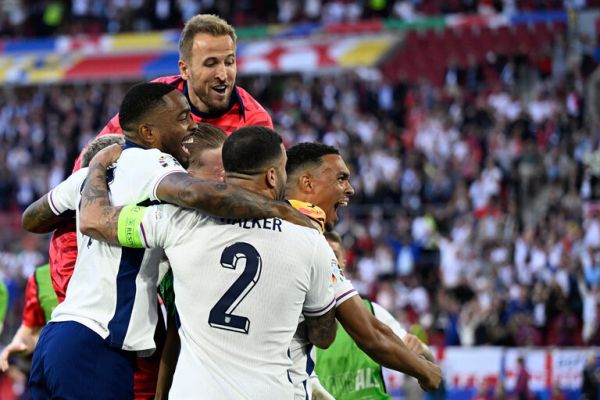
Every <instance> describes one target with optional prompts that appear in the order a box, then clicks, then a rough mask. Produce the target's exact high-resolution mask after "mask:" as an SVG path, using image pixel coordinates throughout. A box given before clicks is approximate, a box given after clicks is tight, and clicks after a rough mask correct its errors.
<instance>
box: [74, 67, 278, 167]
mask: <svg viewBox="0 0 600 400" xmlns="http://www.w3.org/2000/svg"><path fill="white" fill-rule="evenodd" d="M152 82H163V83H167V84H169V85H173V86H175V87H176V88H177V90H179V91H180V92H182V93H183V94H185V97H186V98H187V99H188V101H189V99H190V98H189V96H188V90H187V84H186V81H184V80H183V79H182V78H181V76H180V75H172V76H165V77H161V78H157V79H155V80H153V81H152ZM190 105H191V107H192V119H193V120H194V121H196V122H205V123H207V124H211V125H215V126H217V127H219V128H221V129H223V131H225V133H226V134H227V135H231V134H232V133H233V131H235V130H237V129H239V128H242V127H244V126H251V125H260V126H266V127H268V128H271V129H272V128H273V121H272V120H271V116H270V115H269V113H267V112H266V111H265V109H264V108H263V106H261V105H260V103H259V102H258V101H256V100H255V99H254V97H252V96H251V95H250V93H248V92H246V91H245V90H244V89H242V88H241V87H237V86H235V87H234V88H233V92H232V93H231V102H230V104H229V108H228V109H227V110H226V111H224V112H222V113H219V114H208V113H203V112H202V111H200V110H198V109H197V108H196V107H194V106H193V105H192V104H191V103H190ZM110 133H123V131H122V130H121V125H120V124H119V114H117V115H115V116H114V117H112V119H111V120H110V121H109V122H108V124H106V126H105V127H104V128H103V129H102V130H101V131H100V133H99V134H98V136H103V135H107V134H110ZM80 159H81V155H80V156H79V157H78V158H77V160H76V161H75V169H74V170H73V171H76V170H78V169H79V168H80Z"/></svg>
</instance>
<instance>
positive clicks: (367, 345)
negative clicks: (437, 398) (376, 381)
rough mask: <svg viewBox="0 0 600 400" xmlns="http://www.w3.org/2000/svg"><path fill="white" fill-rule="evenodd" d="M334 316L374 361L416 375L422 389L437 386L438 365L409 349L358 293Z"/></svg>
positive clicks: (433, 388) (428, 389) (438, 380)
mask: <svg viewBox="0 0 600 400" xmlns="http://www.w3.org/2000/svg"><path fill="white" fill-rule="evenodd" d="M336 316H337V319H338V320H339V321H340V323H341V324H342V326H343V327H344V329H345V330H346V331H347V332H348V334H349V335H350V336H351V337H352V339H354V341H355V342H356V344H358V347H360V348H361V350H363V351H364V352H365V353H367V354H368V355H369V356H370V357H371V358H372V359H373V360H375V361H376V362H377V363H379V364H381V365H382V366H384V367H387V368H391V369H395V370H397V371H400V372H403V373H405V374H408V375H410V376H413V377H415V378H417V379H418V380H419V384H420V385H421V387H422V388H423V389H424V390H427V391H430V390H435V389H437V388H438V387H439V385H440V382H441V370H440V368H439V367H438V366H437V365H435V364H434V363H432V362H430V361H427V360H425V359H424V358H423V357H419V356H418V355H417V354H415V353H414V352H412V351H411V350H409V349H408V348H407V347H406V345H405V344H404V343H403V342H402V340H401V339H400V338H399V337H398V336H396V335H395V334H394V332H393V331H392V330H391V329H390V328H389V327H388V326H387V325H385V324H384V323H382V322H380V321H378V320H377V318H375V317H374V316H373V314H371V313H370V312H369V311H368V310H367V309H366V308H365V307H364V306H363V305H362V301H361V300H360V297H359V296H354V297H352V298H350V299H348V300H347V301H345V302H344V303H343V304H341V305H340V306H339V307H338V308H337V310H336Z"/></svg>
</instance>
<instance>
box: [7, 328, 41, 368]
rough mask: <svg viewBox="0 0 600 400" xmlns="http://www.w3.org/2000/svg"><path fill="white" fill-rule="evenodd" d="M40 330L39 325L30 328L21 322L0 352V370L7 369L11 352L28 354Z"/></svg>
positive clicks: (31, 350) (33, 346)
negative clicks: (10, 339)
mask: <svg viewBox="0 0 600 400" xmlns="http://www.w3.org/2000/svg"><path fill="white" fill-rule="evenodd" d="M41 330H42V328H41V327H37V328H30V327H28V326H26V325H23V324H21V326H20V327H19V329H18V330H17V333H15V336H14V337H13V339H12V341H11V342H10V343H9V344H8V345H7V346H6V347H5V348H4V350H2V353H0V370H2V372H6V370H8V365H9V364H8V359H9V358H10V357H11V356H12V355H13V354H17V353H22V354H30V353H32V352H33V349H34V348H35V344H36V343H37V338H38V336H39V334H40V331H41Z"/></svg>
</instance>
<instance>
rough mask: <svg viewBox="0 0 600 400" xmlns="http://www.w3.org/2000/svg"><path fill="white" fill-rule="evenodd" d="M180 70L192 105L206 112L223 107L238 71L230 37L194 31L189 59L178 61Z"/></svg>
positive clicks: (222, 108) (217, 110)
mask: <svg viewBox="0 0 600 400" xmlns="http://www.w3.org/2000/svg"><path fill="white" fill-rule="evenodd" d="M179 70H180V72H181V76H182V77H183V79H185V80H186V81H187V84H188V90H189V92H188V93H189V98H190V100H191V102H192V104H193V105H194V107H196V108H197V109H198V110H200V111H202V112H205V113H216V112H221V111H224V110H226V109H227V107H228V106H229V101H230V99H231V92H232V91H233V85H234V84H235V77H236V74H237V67H236V64H235V43H234V41H233V39H232V38H231V37H229V35H225V36H212V35H209V34H207V33H198V34H196V36H194V42H193V45H192V52H191V56H190V59H189V60H187V61H183V60H179Z"/></svg>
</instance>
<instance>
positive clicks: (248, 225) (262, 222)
mask: <svg viewBox="0 0 600 400" xmlns="http://www.w3.org/2000/svg"><path fill="white" fill-rule="evenodd" d="M221 222H222V223H224V224H229V225H237V226H239V227H240V228H244V229H267V230H270V231H277V232H281V220H280V219H279V218H265V219H229V218H221Z"/></svg>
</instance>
